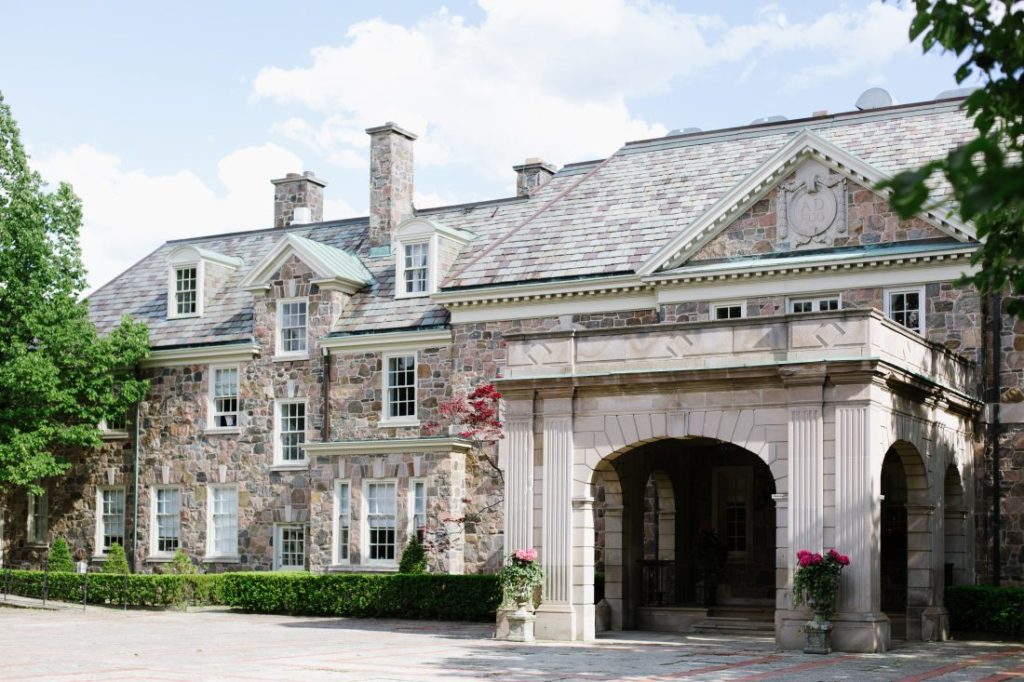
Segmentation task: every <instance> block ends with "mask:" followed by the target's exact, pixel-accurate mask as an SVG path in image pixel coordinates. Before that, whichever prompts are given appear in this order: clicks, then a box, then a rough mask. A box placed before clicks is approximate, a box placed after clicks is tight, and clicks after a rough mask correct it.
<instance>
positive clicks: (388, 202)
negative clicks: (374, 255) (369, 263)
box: [366, 121, 416, 247]
mask: <svg viewBox="0 0 1024 682" xmlns="http://www.w3.org/2000/svg"><path fill="white" fill-rule="evenodd" d="M366 133H367V135H369V136H370V246H371V247H374V246H377V247H379V246H388V245H389V244H391V231H392V230H394V229H395V227H396V226H397V225H398V223H400V222H402V221H403V220H405V219H406V218H408V217H409V216H411V215H412V170H413V168H412V143H413V140H415V139H416V135H414V134H413V133H410V132H409V131H408V130H404V129H402V128H400V127H398V126H397V125H395V124H394V123H392V122H390V121H389V122H387V123H385V124H384V125H382V126H377V127H376V128H367V129H366Z"/></svg>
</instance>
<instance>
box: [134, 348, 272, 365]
mask: <svg viewBox="0 0 1024 682" xmlns="http://www.w3.org/2000/svg"><path fill="white" fill-rule="evenodd" d="M259 354H260V349H259V346H257V345H256V344H254V343H251V342H244V343H230V344H223V345H216V346H213V345H211V346H191V347H188V348H168V349H165V350H160V349H155V350H153V351H152V352H150V354H149V357H148V358H146V359H144V360H142V361H141V362H140V363H139V364H140V365H141V366H142V367H180V366H182V365H206V364H211V363H221V362H223V363H228V362H248V361H249V360H252V359H253V358H255V357H256V356H258V355H259Z"/></svg>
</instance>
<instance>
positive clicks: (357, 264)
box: [238, 234, 373, 294]
mask: <svg viewBox="0 0 1024 682" xmlns="http://www.w3.org/2000/svg"><path fill="white" fill-rule="evenodd" d="M318 250H319V251H320V253H318V252H317V251H318ZM328 250H329V251H328ZM331 253H334V254H335V256H334V259H335V261H337V259H338V258H339V257H347V258H348V261H345V263H344V265H342V267H344V268H347V269H348V270H349V273H350V274H349V275H344V274H339V272H338V267H336V265H332V264H331V263H330V262H328V261H327V260H325V258H331V257H332V256H331V255H330V254H331ZM292 255H295V256H297V257H298V258H299V259H300V260H301V261H302V262H303V263H305V264H306V265H308V266H309V267H310V268H311V269H312V270H313V271H314V272H315V273H316V274H317V275H318V276H319V279H317V280H315V283H316V284H317V285H318V286H321V287H323V288H328V289H337V290H339V291H344V292H345V293H347V294H352V293H355V292H357V291H359V290H361V289H363V288H365V287H366V286H367V285H368V284H370V282H372V281H373V276H372V275H371V274H370V272H369V271H368V270H367V269H366V267H365V266H364V265H363V264H362V261H360V260H359V259H358V258H356V257H355V256H353V255H351V254H349V253H348V252H346V251H342V250H341V249H336V248H334V247H332V246H328V245H326V244H319V243H317V242H313V241H312V240H308V239H305V238H303V237H299V236H297V235H293V234H286V235H285V236H284V237H283V238H282V239H281V240H280V241H278V242H277V244H276V245H275V246H274V248H273V249H271V250H270V253H268V254H267V255H266V256H264V257H263V258H262V259H261V260H260V261H259V263H257V264H256V265H255V266H253V269H252V270H251V271H250V272H249V274H247V275H246V276H245V277H244V278H243V279H242V281H241V282H239V284H238V288H239V289H242V290H244V291H250V292H252V293H261V292H265V291H267V290H268V288H269V282H268V281H267V280H268V278H269V277H270V275H271V274H273V273H274V272H275V271H277V270H278V269H279V268H280V267H281V265H282V264H283V263H284V262H285V261H286V260H287V259H288V258H289V257H290V256H292Z"/></svg>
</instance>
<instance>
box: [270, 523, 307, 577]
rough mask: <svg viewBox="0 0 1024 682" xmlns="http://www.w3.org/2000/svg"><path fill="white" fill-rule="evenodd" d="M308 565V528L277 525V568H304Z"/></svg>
mask: <svg viewBox="0 0 1024 682" xmlns="http://www.w3.org/2000/svg"><path fill="white" fill-rule="evenodd" d="M305 566H306V529H305V528H303V527H302V526H278V527H277V568H278V569H283V570H295V569H300V570H301V569H302V568H305Z"/></svg>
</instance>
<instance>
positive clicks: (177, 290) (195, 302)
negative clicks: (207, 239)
mask: <svg viewBox="0 0 1024 682" xmlns="http://www.w3.org/2000/svg"><path fill="white" fill-rule="evenodd" d="M167 265H168V268H167V317H168V318H169V319H172V320H173V319H176V318H182V317H202V316H203V306H204V302H205V303H209V302H210V299H211V298H212V297H213V296H215V295H216V293H217V292H216V291H206V289H207V281H206V280H207V278H208V277H209V278H210V280H211V284H210V286H214V287H216V286H217V284H218V282H220V281H223V279H224V277H225V276H226V275H227V274H228V273H230V272H231V271H233V270H236V269H238V268H239V267H240V266H241V265H242V259H241V258H235V257H233V256H225V255H224V254H222V253H217V252H215V251H211V250H209V249H204V248H201V247H198V246H194V245H191V244H189V245H185V246H179V247H178V248H176V249H174V250H173V251H171V253H170V254H168V256H167Z"/></svg>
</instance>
